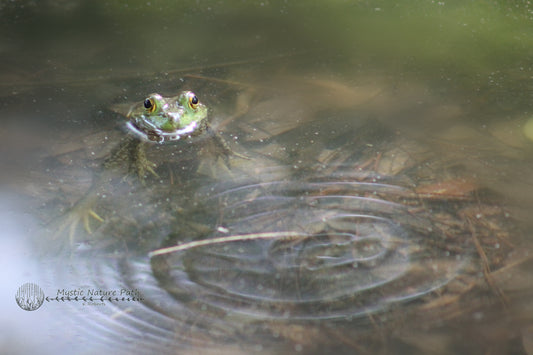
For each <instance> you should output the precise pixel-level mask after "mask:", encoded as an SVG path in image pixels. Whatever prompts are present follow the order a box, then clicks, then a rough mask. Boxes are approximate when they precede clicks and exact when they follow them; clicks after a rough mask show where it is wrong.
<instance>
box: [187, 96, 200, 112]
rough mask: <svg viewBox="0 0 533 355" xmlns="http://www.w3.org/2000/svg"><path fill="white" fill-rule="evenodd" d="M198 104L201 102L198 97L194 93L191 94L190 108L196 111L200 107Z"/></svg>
mask: <svg viewBox="0 0 533 355" xmlns="http://www.w3.org/2000/svg"><path fill="white" fill-rule="evenodd" d="M198 103H199V101H198V98H197V97H196V95H195V94H193V93H191V94H189V107H190V108H192V109H193V110H196V108H197V107H198Z"/></svg>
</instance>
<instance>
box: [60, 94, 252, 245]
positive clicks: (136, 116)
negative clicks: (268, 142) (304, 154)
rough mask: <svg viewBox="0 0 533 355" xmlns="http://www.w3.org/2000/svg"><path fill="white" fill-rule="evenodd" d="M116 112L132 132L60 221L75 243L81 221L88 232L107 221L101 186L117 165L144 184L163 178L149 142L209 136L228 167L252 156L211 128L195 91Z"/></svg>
mask: <svg viewBox="0 0 533 355" xmlns="http://www.w3.org/2000/svg"><path fill="white" fill-rule="evenodd" d="M115 111H116V112H119V113H121V114H122V116H124V118H125V119H126V120H125V127H126V131H127V132H128V135H127V136H126V137H125V138H124V139H123V140H122V142H121V144H119V146H118V147H116V149H115V150H114V151H113V152H112V153H111V154H110V156H109V157H108V158H106V159H104V162H103V164H102V165H103V167H102V169H101V171H100V172H99V173H97V174H96V177H95V178H94V180H93V183H92V186H91V188H90V189H89V191H87V193H86V194H85V195H84V196H83V197H82V198H81V199H80V200H78V201H77V202H76V203H75V204H74V205H73V206H72V207H71V208H70V210H69V211H67V213H66V214H65V215H64V218H63V221H62V222H61V223H60V224H59V227H58V228H57V234H61V233H62V232H63V230H65V229H66V228H69V230H70V232H69V239H70V241H71V244H72V242H73V240H74V234H75V231H76V229H77V226H78V224H79V223H80V222H82V223H83V226H84V229H85V231H86V232H87V233H89V234H92V229H91V219H92V220H94V221H96V222H95V223H100V224H101V223H103V222H104V221H105V219H104V217H101V216H100V215H99V214H97V212H96V211H95V205H96V204H97V202H96V201H97V197H98V195H99V193H100V192H99V190H101V186H103V185H105V184H106V182H107V181H109V180H110V179H111V178H110V175H109V174H107V172H108V171H113V170H116V169H114V168H115V167H117V166H124V165H125V164H126V165H127V166H128V173H127V174H126V176H125V177H124V179H125V178H129V177H131V176H136V177H137V179H138V181H139V182H140V183H141V185H143V186H145V185H146V183H147V179H148V176H149V175H150V174H151V175H153V176H154V177H159V175H158V174H157V172H156V170H155V168H156V165H155V164H154V163H152V162H151V161H149V160H148V159H147V157H146V153H145V150H146V147H147V146H149V145H154V144H155V145H162V144H169V143H175V142H177V141H192V140H193V138H195V137H199V136H204V135H205V136H207V137H209V138H211V139H212V140H213V141H214V143H215V146H216V147H217V150H218V151H220V152H221V154H219V155H218V156H217V158H218V157H219V156H222V157H223V159H224V162H225V163H226V165H227V166H228V168H229V161H228V157H229V156H230V155H235V156H238V157H241V158H243V159H249V158H248V157H247V156H245V155H242V154H238V153H236V152H234V151H233V150H232V149H231V148H230V147H229V145H228V143H227V142H226V141H225V140H224V139H223V138H222V136H221V135H220V134H219V133H218V132H216V131H215V130H214V129H213V128H212V127H211V125H210V123H209V120H208V111H209V110H208V107H207V106H206V105H205V104H204V103H203V102H201V101H200V100H199V98H198V96H197V95H196V94H195V93H194V92H192V91H187V90H185V91H182V92H180V93H179V94H178V95H176V96H169V97H165V96H162V95H161V94H158V93H153V94H150V95H148V96H147V97H146V98H145V99H143V100H139V101H138V102H136V103H134V104H133V105H131V106H130V108H129V110H128V111H121V110H120V109H115ZM115 175H116V174H115Z"/></svg>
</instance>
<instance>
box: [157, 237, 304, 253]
mask: <svg viewBox="0 0 533 355" xmlns="http://www.w3.org/2000/svg"><path fill="white" fill-rule="evenodd" d="M307 237H308V235H307V234H305V233H302V232H293V231H287V232H270V233H269V232H266V233H252V234H243V235H231V236H227V237H219V238H212V239H206V240H197V241H194V242H190V243H185V244H180V245H176V246H173V247H167V248H161V249H157V250H154V251H152V252H150V253H148V257H150V258H153V257H154V256H159V255H165V254H170V253H174V252H177V251H182V250H187V249H192V248H197V247H201V246H205V245H212V244H222V243H231V242H240V241H245V240H254V239H292V238H307Z"/></svg>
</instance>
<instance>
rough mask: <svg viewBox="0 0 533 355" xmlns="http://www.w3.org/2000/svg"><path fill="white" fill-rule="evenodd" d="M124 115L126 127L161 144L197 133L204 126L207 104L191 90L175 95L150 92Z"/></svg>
mask: <svg viewBox="0 0 533 355" xmlns="http://www.w3.org/2000/svg"><path fill="white" fill-rule="evenodd" d="M127 117H128V118H129V123H128V126H129V127H130V128H131V129H132V130H133V131H134V132H135V133H138V134H140V135H141V136H142V137H143V138H147V139H149V140H151V141H156V142H159V143H162V142H165V141H169V140H177V139H180V138H181V137H186V136H193V135H196V134H198V133H200V130H202V129H203V128H205V123H204V120H206V119H207V107H206V106H205V105H204V104H202V103H201V102H200V101H199V100H198V97H197V96H196V95H195V94H194V93H193V92H191V91H184V92H182V93H180V94H179V95H178V96H175V97H163V96H161V95H159V94H151V95H149V96H148V97H147V98H146V99H145V100H144V101H143V102H142V103H138V104H136V105H134V106H133V107H132V108H131V109H130V112H129V113H128V115H127Z"/></svg>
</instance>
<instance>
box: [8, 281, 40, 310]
mask: <svg viewBox="0 0 533 355" xmlns="http://www.w3.org/2000/svg"><path fill="white" fill-rule="evenodd" d="M15 300H16V301H17V304H18V305H19V307H20V308H22V309H23V310H25V311H35V310H36V309H38V308H39V307H41V306H42V304H43V302H44V292H43V290H41V288H40V287H39V286H38V285H36V284H34V283H31V282H28V283H25V284H24V285H22V286H20V287H19V289H18V290H17V294H16V295H15Z"/></svg>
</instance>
